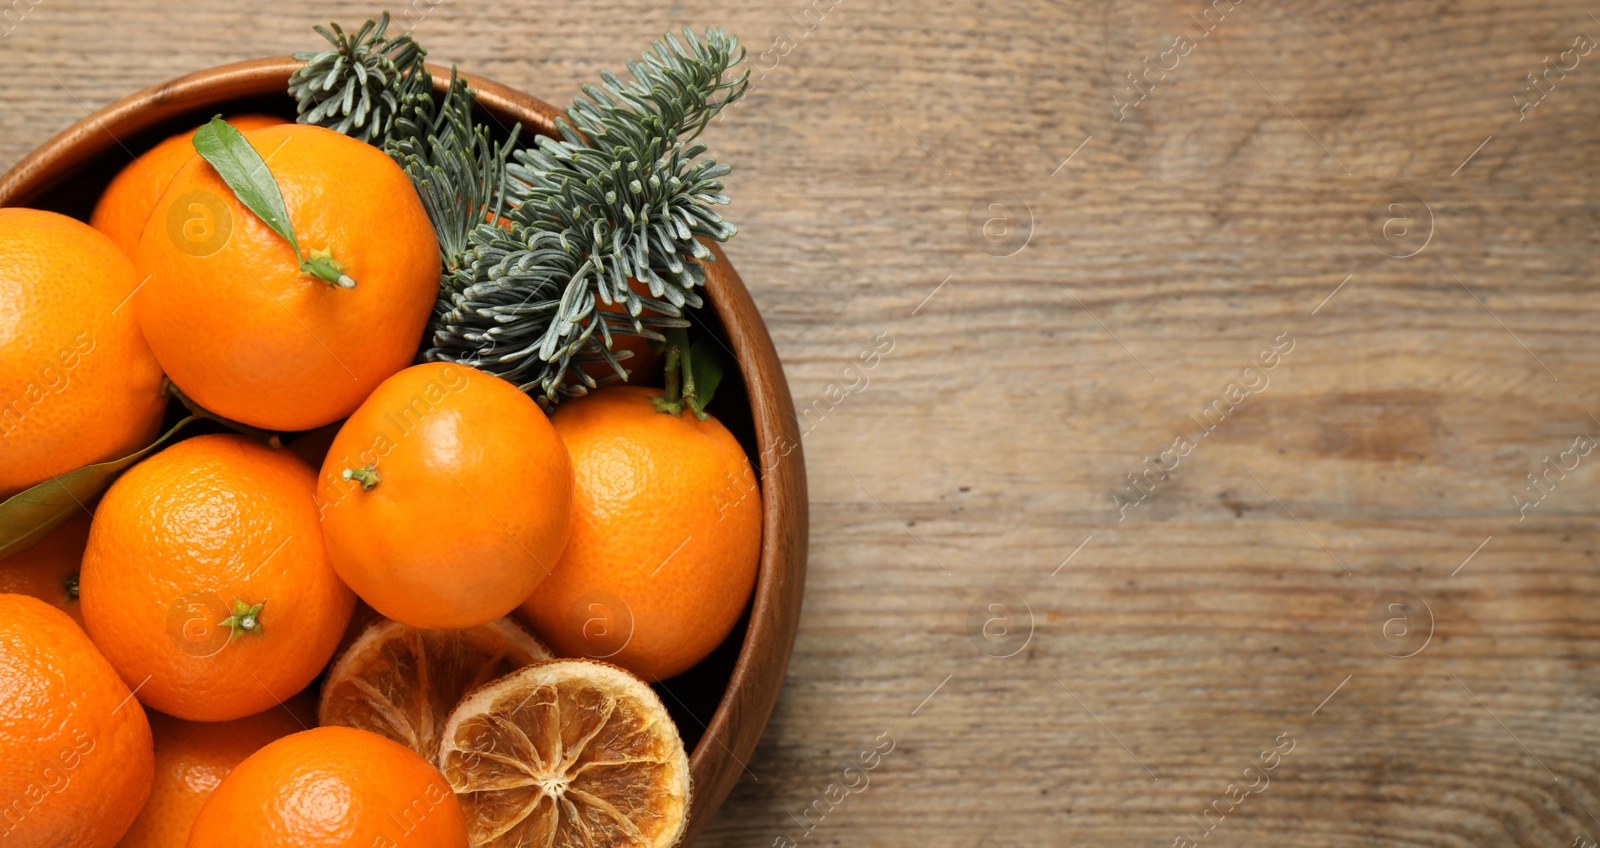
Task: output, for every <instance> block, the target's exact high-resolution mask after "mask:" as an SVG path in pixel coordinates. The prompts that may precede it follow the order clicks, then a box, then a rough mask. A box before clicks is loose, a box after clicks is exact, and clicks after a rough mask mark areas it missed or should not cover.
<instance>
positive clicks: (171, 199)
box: [134, 124, 440, 431]
mask: <svg viewBox="0 0 1600 848" xmlns="http://www.w3.org/2000/svg"><path fill="white" fill-rule="evenodd" d="M244 138H245V140H246V141H247V142H249V143H250V145H251V146H252V147H254V148H255V150H256V151H257V152H258V153H260V155H261V156H262V158H263V159H264V160H265V161H266V164H267V166H268V168H269V169H270V171H271V174H272V176H273V178H274V179H275V180H276V181H277V185H278V189H279V191H280V193H281V194H282V195H283V202H284V205H285V206H286V208H287V210H288V214H289V221H290V224H291V225H292V229H293V231H294V233H295V235H296V237H297V239H298V240H299V243H300V246H301V248H302V249H303V250H305V251H307V254H308V255H307V256H296V255H295V252H294V249H293V248H292V247H291V246H290V245H289V242H288V241H287V240H286V239H284V238H283V237H282V236H280V235H279V234H278V233H277V232H276V231H274V230H273V229H272V228H271V227H269V226H267V224H266V222H264V221H262V220H261V218H259V217H257V215H256V214H255V213H254V212H252V211H250V210H249V209H248V208H247V207H245V206H244V205H243V204H242V203H241V202H240V201H239V199H238V198H237V197H235V196H234V192H233V190H232V189H231V188H229V187H228V185H227V183H225V182H223V180H222V177H221V176H219V175H218V174H217V172H216V170H215V169H214V168H212V166H211V163H210V162H207V161H206V160H205V159H204V158H202V157H199V156H196V157H194V158H192V159H190V160H189V161H188V163H187V164H185V165H184V166H183V167H182V168H180V169H179V170H178V173H177V174H176V175H174V176H173V178H172V181H171V182H170V183H169V184H168V185H167V188H166V191H165V192H163V193H162V195H161V199H160V200H159V201H158V202H157V204H156V210H155V212H154V215H155V216H161V220H163V221H164V222H165V224H164V225H163V226H153V225H152V226H149V227H146V228H145V230H144V234H143V235H142V236H141V237H140V240H139V248H138V250H137V252H136V253H135V264H136V266H137V267H138V270H139V274H140V275H141V277H143V276H148V281H147V282H146V283H145V284H144V285H143V286H142V287H140V289H139V291H138V294H137V295H136V296H135V297H134V307H135V311H136V312H137V313H138V316H139V326H140V327H142V328H143V329H144V334H145V337H146V338H147V339H149V340H150V348H151V349H152V350H154V351H155V355H156V358H157V359H158V360H160V361H161V364H162V366H163V367H165V368H166V371H167V376H169V377H170V378H171V379H172V382H173V383H175V384H176V385H177V386H178V388H179V389H181V390H183V392H184V394H186V395H188V396H189V397H190V398H192V399H193V400H194V401H195V402H197V403H199V404H200V405H201V406H203V407H205V408H206V409H209V410H211V411H212V412H216V413H218V414H220V415H222V416H224V417H227V418H231V419H234V420H236V421H241V422H244V423H246V424H250V425H253V426H255V427H260V428H264V429H268V430H282V431H290V430H309V429H312V428H314V427H320V426H322V425H324V424H329V423H331V422H333V421H336V420H338V419H340V418H343V417H345V416H346V415H349V414H350V413H351V412H352V411H354V410H355V408H356V407H357V406H359V405H360V404H361V401H362V399H364V398H365V397H366V396H367V395H368V394H370V393H371V392H372V390H373V389H374V388H375V387H376V386H377V385H378V384H379V383H380V382H382V381H383V380H384V379H385V378H387V377H389V376H390V375H391V374H394V373H395V372H396V371H399V370H400V369H402V368H404V367H405V366H406V365H407V364H409V363H410V362H411V361H412V359H413V358H415V356H416V353H417V347H418V345H419V343H420V342H421V340H422V331H423V328H424V325H426V324H427V321H428V316H429V315H430V314H431V313H432V309H433V303H434V299H435V295H436V294H437V292H438V288H439V269H440V262H439V248H438V245H437V242H436V241H435V240H434V234H433V226H432V224H431V223H430V222H429V220H428V215H427V212H426V210H424V209H423V206H422V201H421V199H420V198H418V196H417V192H416V189H414V188H413V187H412V185H411V180H410V178H409V177H407V176H406V175H405V172H403V171H401V170H400V166H398V165H396V164H395V163H394V160H392V159H390V158H389V157H388V155H386V154H385V153H384V152H383V151H382V150H379V149H378V148H376V147H373V146H372V145H370V144H366V143H364V142H360V141H357V140H355V139H353V138H350V137H348V136H345V135H341V134H340V133H337V132H334V131H332V130H327V129H323V128H321V127H315V126H307V125H300V124H286V125H283V126H275V127H266V128H264V129H258V130H250V131H248V132H246V133H244ZM314 256H319V257H327V256H331V259H330V260H329V261H330V262H332V263H337V267H340V268H342V269H343V273H344V274H345V275H347V276H348V277H350V278H353V279H354V280H355V286H354V287H353V288H345V287H342V286H340V285H335V284H333V283H328V282H325V281H324V280H322V279H321V278H318V277H314V276H311V275H310V274H308V273H307V272H305V271H303V270H301V262H302V260H305V259H310V258H312V257H314Z"/></svg>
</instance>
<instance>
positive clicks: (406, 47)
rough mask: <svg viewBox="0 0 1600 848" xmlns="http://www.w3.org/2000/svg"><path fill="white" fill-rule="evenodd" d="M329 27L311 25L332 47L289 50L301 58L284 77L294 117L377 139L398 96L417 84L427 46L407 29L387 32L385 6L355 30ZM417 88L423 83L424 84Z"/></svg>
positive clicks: (397, 103) (390, 118) (394, 110)
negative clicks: (401, 32)
mask: <svg viewBox="0 0 1600 848" xmlns="http://www.w3.org/2000/svg"><path fill="white" fill-rule="evenodd" d="M328 27H331V28H332V29H331V31H330V29H329V28H328ZM328 27H321V26H318V27H315V29H316V31H317V34H318V35H321V36H322V37H323V38H325V39H327V40H328V43H330V44H332V45H333V49H332V50H324V51H322V52H320V53H311V52H305V53H296V54H294V58H296V59H299V60H300V61H302V62H305V63H306V64H305V66H304V67H302V68H299V69H297V70H295V72H294V73H293V74H292V75H291V76H290V77H289V94H290V95H292V96H293V97H294V98H295V101H296V108H297V110H298V117H297V118H296V120H297V121H298V122H299V123H302V124H314V125H316V126H320V127H326V128H328V129H331V130H336V131H338V132H341V133H344V134H345V135H348V136H350V137H352V138H358V139H361V140H362V141H366V142H371V143H374V144H381V143H382V141H383V138H384V136H386V135H387V134H388V132H389V129H390V127H391V125H392V122H393V120H394V117H395V114H396V113H397V112H398V111H399V109H400V103H401V101H402V100H403V99H404V98H405V97H406V95H407V94H409V93H411V92H414V91H416V90H417V88H418V76H419V74H426V71H425V70H424V69H423V65H422V63H423V59H424V58H425V57H426V56H427V51H426V50H423V49H422V46H421V45H419V44H417V42H416V40H415V39H413V38H412V37H411V36H410V35H409V34H406V35H400V36H397V37H395V38H389V37H388V36H387V35H386V34H385V32H386V31H387V30H388V28H389V13H388V12H384V13H383V17H382V18H380V19H379V20H377V21H370V20H369V21H367V22H366V23H365V24H362V26H361V29H359V30H357V31H356V32H355V33H354V34H346V33H345V31H344V29H343V28H341V27H340V26H339V25H338V24H336V23H331V24H329V25H328ZM423 82H426V80H424V81H423ZM422 90H423V91H427V90H428V89H427V88H426V86H425V85H424V86H423V87H422Z"/></svg>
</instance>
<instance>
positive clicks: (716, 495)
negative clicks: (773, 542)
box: [521, 386, 761, 681]
mask: <svg viewBox="0 0 1600 848" xmlns="http://www.w3.org/2000/svg"><path fill="white" fill-rule="evenodd" d="M661 394H662V392H661V390H660V389H651V388H644V387H641V386H612V387H607V388H603V389H599V390H598V391H594V392H590V393H589V394H587V395H584V396H582V397H578V398H573V399H571V400H567V401H564V402H563V403H562V404H561V406H560V407H558V408H557V410H556V412H555V414H554V415H553V416H551V423H552V424H553V425H555V430H556V433H557V434H559V435H560V436H561V440H562V442H563V443H564V444H565V445H566V446H567V452H568V453H569V454H570V455H571V457H572V469H573V478H574V480H575V481H576V484H577V493H576V500H575V506H574V509H573V527H572V538H571V539H570V540H569V541H568V542H567V547H566V550H565V552H564V553H563V554H562V555H561V559H560V561H559V562H557V563H556V566H555V570H554V571H552V572H551V574H550V577H549V578H547V579H546V580H545V581H544V582H543V583H541V584H539V586H538V588H536V589H535V590H534V591H533V594H532V595H530V596H529V597H528V599H527V601H526V602H525V603H523V605H522V607H521V612H522V615H523V616H524V617H525V618H526V619H527V620H528V621H529V622H530V623H531V624H532V625H533V628H534V630H535V631H536V632H537V633H538V634H539V636H540V637H541V638H543V639H544V640H545V642H546V643H547V644H549V645H550V647H551V649H552V650H554V651H555V652H556V654H557V655H559V656H567V657H579V656H582V657H590V658H593V659H604V660H606V661H608V662H612V663H616V664H617V665H619V666H622V667H623V668H625V669H627V670H629V671H631V672H633V673H634V674H637V675H639V676H640V677H643V678H645V679H646V680H652V681H655V680H663V679H665V678H668V677H672V676H673V675H675V674H678V673H680V672H683V671H685V670H687V669H688V668H689V667H690V666H693V665H694V664H695V663H697V662H699V661H700V660H702V659H704V658H705V657H706V655H707V654H709V653H711V651H712V650H713V649H715V648H716V647H717V645H719V644H721V643H722V640H723V639H725V638H727V636H728V633H729V632H731V631H732V630H733V627H734V625H735V624H736V623H738V620H739V615H740V614H741V613H742V612H743V611H744V607H745V603H746V601H748V600H749V598H750V592H751V589H752V588H753V587H754V586H755V579H756V565H757V561H758V559H759V557H760V548H761V491H760V487H759V485H758V483H757V482H756V479H755V473H754V471H753V470H752V469H751V467H750V461H749V460H748V459H747V458H746V457H745V453H744V449H743V448H742V447H740V446H739V442H738V441H737V440H736V439H734V437H733V435H732V434H731V433H729V432H728V430H727V428H725V427H723V426H722V424H721V423H720V422H718V421H717V420H716V419H715V418H712V417H709V416H708V417H707V418H706V419H705V420H704V421H701V420H698V419H696V417H695V416H694V415H693V414H692V413H691V412H689V411H688V410H684V411H683V412H682V413H681V414H678V415H673V414H670V413H665V412H657V411H656V409H655V406H654V405H653V404H652V402H651V401H652V398H656V397H659V396H661Z"/></svg>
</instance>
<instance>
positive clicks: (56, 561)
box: [0, 510, 90, 627]
mask: <svg viewBox="0 0 1600 848" xmlns="http://www.w3.org/2000/svg"><path fill="white" fill-rule="evenodd" d="M89 515H90V513H88V512H86V511H81V510H80V511H79V512H77V513H74V514H73V516H72V517H71V518H68V519H67V520H66V522H65V523H63V524H62V525H61V526H60V527H57V528H56V529H55V530H52V531H51V532H50V534H49V535H47V536H45V537H44V538H43V539H40V540H39V541H38V542H37V543H35V544H34V546H33V547H31V548H29V549H27V550H25V551H19V552H17V553H14V554H12V555H11V556H8V557H6V558H5V559H3V560H0V592H10V593H14V594H18V595H31V596H32V597H35V598H38V599H39V600H41V601H44V602H46V603H48V604H50V605H51V606H53V607H55V608H56V609H58V610H61V611H62V612H64V613H66V614H67V615H69V616H72V620H73V621H74V622H77V624H78V626H79V627H82V626H83V609H82V607H81V605H80V604H79V603H78V567H79V566H81V565H82V564H83V547H84V545H85V544H86V543H87V542H88V541H89Z"/></svg>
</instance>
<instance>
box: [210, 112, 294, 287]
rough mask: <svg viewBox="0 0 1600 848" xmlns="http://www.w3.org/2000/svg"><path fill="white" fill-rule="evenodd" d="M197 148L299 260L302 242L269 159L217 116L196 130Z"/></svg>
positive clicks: (242, 200)
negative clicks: (295, 229)
mask: <svg viewBox="0 0 1600 848" xmlns="http://www.w3.org/2000/svg"><path fill="white" fill-rule="evenodd" d="M194 149H195V152H196V153H199V154H200V156H201V157H202V158H204V159H205V160H206V161H207V162H210V163H211V167H213V168H216V169H217V175H218V176H220V177H222V181H223V182H225V183H227V184H228V188H231V189H233V194H234V196H235V197H237V198H239V202H240V203H243V204H244V205H245V206H246V207H248V208H249V209H250V211H251V212H254V213H256V217H258V218H260V219H261V220H262V221H265V222H266V224H267V226H269V227H271V228H272V229H273V232H276V233H277V234H278V235H280V236H283V240H284V241H287V242H288V243H289V245H290V246H291V247H293V248H294V256H295V260H296V261H299V260H300V259H301V256H300V242H298V241H296V240H295V237H294V229H293V228H291V227H290V226H289V209H288V207H286V206H284V205H283V192H281V191H279V190H278V181H277V180H275V179H273V178H272V172H271V171H269V170H267V162H266V160H264V159H262V158H261V154H259V153H257V152H256V149H255V148H254V147H251V146H250V142H248V141H245V140H244V134H243V133H241V132H239V131H238V130H236V129H234V128H233V126H232V125H231V124H229V123H228V122H227V121H224V120H222V116H221V115H218V116H216V117H214V118H212V119H211V122H210V123H208V124H206V125H205V126H202V127H201V128H200V129H197V130H195V131H194Z"/></svg>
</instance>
